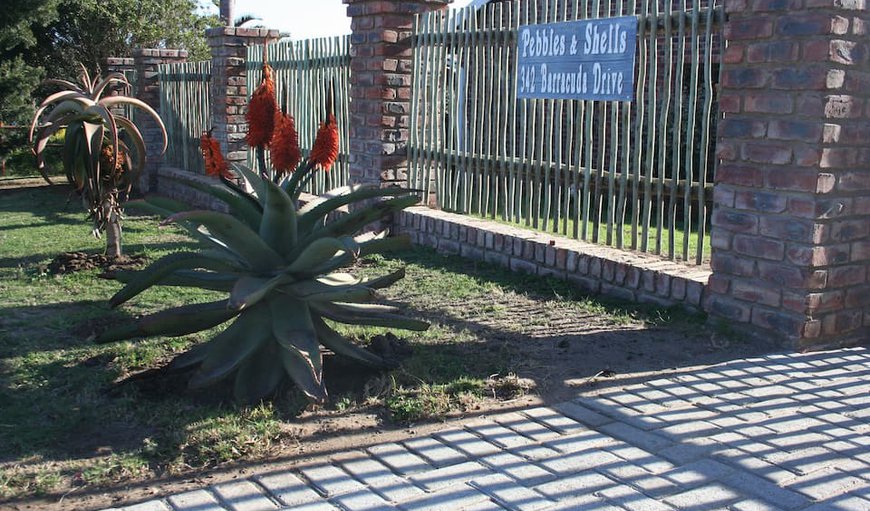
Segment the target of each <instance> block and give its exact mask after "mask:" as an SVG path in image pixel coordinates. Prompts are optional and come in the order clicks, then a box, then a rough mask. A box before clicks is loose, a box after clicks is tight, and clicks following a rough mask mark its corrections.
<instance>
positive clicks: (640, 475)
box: [602, 463, 680, 497]
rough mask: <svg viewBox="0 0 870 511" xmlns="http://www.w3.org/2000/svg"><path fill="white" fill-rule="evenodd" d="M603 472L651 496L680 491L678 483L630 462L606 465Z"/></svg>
mask: <svg viewBox="0 0 870 511" xmlns="http://www.w3.org/2000/svg"><path fill="white" fill-rule="evenodd" d="M602 473H604V475H606V476H608V477H610V478H611V479H613V480H614V481H620V482H623V483H628V484H630V485H631V486H632V487H634V488H637V489H638V490H640V491H642V492H643V493H644V494H645V495H649V496H651V497H661V496H664V495H671V494H674V493H677V492H678V491H680V486H679V485H678V484H677V483H675V482H673V481H671V480H669V479H665V478H664V477H659V476H656V475H653V474H650V473H649V472H647V471H646V470H644V469H642V468H641V467H639V466H637V465H632V464H629V463H625V464H623V465H616V466H612V467H606V468H604V469H603V470H602Z"/></svg>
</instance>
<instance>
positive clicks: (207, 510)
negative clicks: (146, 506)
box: [166, 490, 224, 511]
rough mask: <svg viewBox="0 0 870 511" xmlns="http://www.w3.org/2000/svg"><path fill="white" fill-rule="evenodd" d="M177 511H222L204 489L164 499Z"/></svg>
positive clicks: (221, 507)
mask: <svg viewBox="0 0 870 511" xmlns="http://www.w3.org/2000/svg"><path fill="white" fill-rule="evenodd" d="M166 500H167V501H168V502H169V504H170V505H171V506H172V507H173V508H174V509H176V510H178V511H224V507H223V506H221V505H220V504H219V503H218V501H217V499H215V498H214V495H212V494H211V493H209V492H207V491H205V490H194V491H189V492H185V493H180V494H178V495H172V496H170V497H169V498H167V499H166Z"/></svg>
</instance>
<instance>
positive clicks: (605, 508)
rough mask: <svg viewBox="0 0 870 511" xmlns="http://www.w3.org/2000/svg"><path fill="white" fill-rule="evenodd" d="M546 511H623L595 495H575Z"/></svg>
mask: <svg viewBox="0 0 870 511" xmlns="http://www.w3.org/2000/svg"><path fill="white" fill-rule="evenodd" d="M546 511H625V510H624V509H622V508H619V507H616V506H614V505H612V504H608V503H607V501H605V500H604V499H603V498H601V497H598V496H596V495H592V494H587V495H577V496H573V497H567V498H565V499H564V500H560V501H559V502H558V503H556V504H555V505H553V506H552V507H548V508H547V509H546Z"/></svg>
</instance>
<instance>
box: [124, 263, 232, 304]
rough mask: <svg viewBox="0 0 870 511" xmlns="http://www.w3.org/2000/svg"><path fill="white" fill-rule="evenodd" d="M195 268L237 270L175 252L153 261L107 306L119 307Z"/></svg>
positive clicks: (224, 264)
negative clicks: (180, 273) (174, 273)
mask: <svg viewBox="0 0 870 511" xmlns="http://www.w3.org/2000/svg"><path fill="white" fill-rule="evenodd" d="M196 268H202V269H207V270H215V271H233V270H238V268H233V267H231V266H230V265H228V264H227V263H226V262H225V261H220V260H217V259H212V258H210V257H205V256H203V255H202V254H199V253H196V252H177V253H175V254H169V255H167V256H164V257H161V258H160V259H158V260H157V261H154V263H153V264H151V266H149V267H148V269H147V270H144V271H142V272H141V273H140V274H139V275H138V278H137V279H136V280H134V281H133V282H130V283H129V284H127V285H126V286H124V287H123V288H122V289H121V290H120V291H118V292H117V293H115V296H113V297H112V299H111V300H109V305H110V306H111V307H113V308H114V307H117V306H118V305H121V304H122V303H124V302H126V301H127V300H129V299H130V298H133V297H134V296H136V295H138V294H139V293H141V292H142V291H145V290H146V289H148V288H149V287H151V286H153V285H154V284H157V283H159V282H160V281H161V280H163V279H164V278H165V277H167V276H169V275H171V274H172V273H173V272H174V271H176V270H181V269H185V270H192V269H196Z"/></svg>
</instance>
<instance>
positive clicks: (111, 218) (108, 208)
mask: <svg viewBox="0 0 870 511" xmlns="http://www.w3.org/2000/svg"><path fill="white" fill-rule="evenodd" d="M103 211H105V213H106V256H107V257H111V258H115V259H116V258H119V257H121V215H119V214H118V211H117V210H116V209H115V208H113V207H112V201H111V199H109V200H106V201H105V202H104V203H103Z"/></svg>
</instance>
